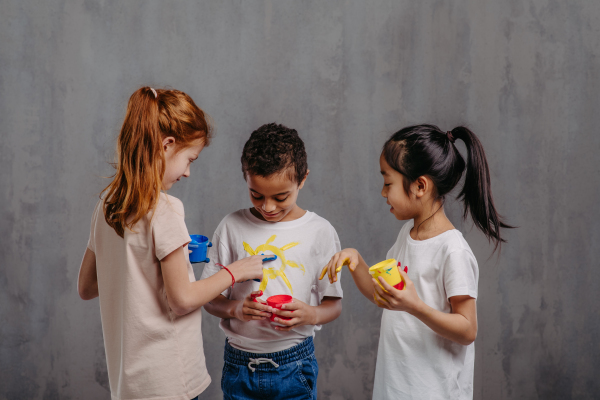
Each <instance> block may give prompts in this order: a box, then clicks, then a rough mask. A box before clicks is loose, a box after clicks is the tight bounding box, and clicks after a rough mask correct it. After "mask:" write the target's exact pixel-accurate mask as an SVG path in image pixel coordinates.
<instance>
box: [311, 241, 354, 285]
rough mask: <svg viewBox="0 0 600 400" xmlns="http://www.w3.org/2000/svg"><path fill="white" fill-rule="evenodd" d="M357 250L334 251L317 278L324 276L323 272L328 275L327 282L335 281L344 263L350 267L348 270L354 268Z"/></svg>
mask: <svg viewBox="0 0 600 400" xmlns="http://www.w3.org/2000/svg"><path fill="white" fill-rule="evenodd" d="M358 257H359V256H358V251H357V250H356V249H344V250H342V251H340V252H338V253H335V254H334V255H333V257H331V260H329V263H328V264H327V265H326V266H325V267H324V268H323V271H321V276H320V277H319V280H321V279H323V278H324V277H325V274H328V275H329V283H333V282H336V281H337V274H338V273H339V272H340V271H341V270H342V267H343V266H344V265H347V266H348V268H350V271H353V272H354V270H355V269H356V266H357V265H358V260H359V259H358Z"/></svg>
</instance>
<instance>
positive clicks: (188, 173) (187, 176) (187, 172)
mask: <svg viewBox="0 0 600 400" xmlns="http://www.w3.org/2000/svg"><path fill="white" fill-rule="evenodd" d="M183 176H185V177H186V178H189V177H190V166H189V165H188V166H187V168H186V169H185V172H184V173H183Z"/></svg>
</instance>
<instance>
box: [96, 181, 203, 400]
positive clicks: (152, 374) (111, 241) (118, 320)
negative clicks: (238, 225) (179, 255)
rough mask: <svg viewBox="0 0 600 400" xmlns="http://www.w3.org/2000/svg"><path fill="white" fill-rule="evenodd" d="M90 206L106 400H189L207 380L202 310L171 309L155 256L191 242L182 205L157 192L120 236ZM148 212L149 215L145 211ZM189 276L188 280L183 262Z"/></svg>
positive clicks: (190, 272)
mask: <svg viewBox="0 0 600 400" xmlns="http://www.w3.org/2000/svg"><path fill="white" fill-rule="evenodd" d="M103 205H104V201H103V200H100V201H99V202H98V203H97V204H96V208H95V210H94V214H93V217H92V226H91V231H90V238H89V241H88V248H89V249H90V250H91V251H93V252H94V254H95V255H96V272H97V276H98V291H99V293H100V296H99V297H100V314H101V317H102V333H103V335H104V348H105V350H106V364H107V367H108V381H109V384H110V392H111V398H112V399H113V400H121V399H122V400H133V399H137V400H141V399H152V400H156V399H161V400H189V399H191V398H194V397H196V396H198V395H199V394H200V393H202V392H203V391H204V389H206V388H207V387H208V385H209V383H210V376H209V375H208V371H207V369H206V363H205V358H204V349H203V346H202V330H201V323H202V312H201V311H200V309H198V310H196V311H194V312H191V313H189V314H187V315H184V316H177V315H175V314H174V313H173V312H172V310H171V309H170V307H169V302H168V301H167V296H166V292H165V288H164V281H163V277H162V272H161V266H160V260H162V259H163V258H164V257H166V256H167V255H169V254H171V253H172V252H173V251H181V252H183V253H184V255H185V257H186V260H188V251H187V243H189V241H190V237H189V235H188V231H187V228H186V226H185V221H184V211H183V204H182V203H181V201H179V200H178V199H177V198H175V197H172V196H169V195H166V194H164V193H161V195H160V198H159V201H158V204H157V206H156V208H155V210H154V212H153V213H152V212H151V213H149V214H148V215H146V216H145V217H143V218H142V219H141V220H140V221H138V222H137V223H136V224H135V225H134V227H133V230H134V231H135V232H132V231H130V230H129V229H125V234H124V236H125V237H124V238H121V237H120V236H119V235H117V233H116V232H115V231H114V229H113V228H111V227H110V226H109V225H108V224H107V223H106V220H105V219H104V207H103ZM152 214H154V215H152ZM187 269H188V276H189V279H190V281H191V282H193V281H195V277H194V270H193V269H192V266H191V264H190V263H189V262H188V268H187Z"/></svg>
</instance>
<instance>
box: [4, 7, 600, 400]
mask: <svg viewBox="0 0 600 400" xmlns="http://www.w3.org/2000/svg"><path fill="white" fill-rule="evenodd" d="M599 18H600V2H598V1H597V0H576V1H557V0H529V1H517V0H506V1H495V0H483V1H482V0H456V1H441V0H438V1H427V0H426V1H408V0H401V1H399V0H371V1H356V0H346V1H342V0H328V1H303V0H302V1H301V0H295V1H289V0H281V1H270V0H265V1H258V0H244V1H241V0H237V1H232V0H219V1H204V2H196V1H178V2H156V1H133V0H130V1H127V2H116V1H109V0H105V1H92V0H85V1H83V0H81V1H58V0H47V1H32V0H2V1H0V43H1V45H0V91H1V93H2V95H1V96H0V121H1V124H0V133H1V136H0V139H1V140H0V187H1V188H2V189H1V190H0V236H1V237H2V240H0V321H1V323H0V399H25V398H27V399H58V398H60V399H83V398H86V399H108V398H109V392H108V382H107V375H106V366H105V358H104V348H103V344H102V332H101V324H100V315H99V309H98V302H97V300H94V301H89V302H84V301H82V300H80V299H79V298H78V296H77V292H76V280H77V272H78V267H79V263H80V259H81V256H82V254H83V252H84V249H85V245H86V241H87V237H88V232H89V220H90V216H91V212H92V208H93V205H94V203H95V202H96V199H97V194H98V193H99V192H100V190H101V189H102V188H103V186H104V185H106V184H107V180H105V179H103V178H102V177H103V176H108V175H110V174H111V168H110V167H109V165H108V162H109V161H111V159H112V156H113V148H114V140H115V137H116V135H117V133H118V130H119V127H120V124H121V122H122V118H123V116H124V111H125V105H126V103H127V99H128V97H129V95H130V94H131V93H132V92H133V91H134V90H136V89H137V88H138V87H140V86H142V85H153V86H155V87H166V86H169V87H174V88H178V89H181V90H184V91H186V92H188V93H189V94H190V95H191V96H192V97H193V98H194V99H195V100H196V101H197V103H198V104H199V105H200V106H201V107H202V108H204V109H205V110H206V111H207V112H208V113H209V114H210V115H211V116H212V118H213V119H214V121H215V123H216V126H217V133H216V136H215V140H214V143H213V145H212V146H211V147H210V148H208V149H206V150H205V151H204V152H203V153H202V155H201V156H200V159H199V161H198V162H197V163H194V167H193V171H192V176H191V178H190V179H187V180H186V181H184V182H181V183H179V184H177V185H176V186H175V188H174V189H173V190H172V194H174V195H175V196H178V197H179V198H181V199H182V200H183V202H184V204H185V207H186V212H187V218H186V220H187V221H186V222H187V224H188V227H189V229H190V231H193V232H198V233H200V232H201V233H204V234H208V235H212V232H213V230H214V229H215V228H216V226H217V224H218V222H219V220H220V219H221V218H222V217H223V216H224V215H225V214H227V213H229V212H231V211H233V210H236V209H238V208H242V207H248V206H249V204H250V202H249V200H248V199H247V194H246V191H245V185H244V181H243V179H242V176H241V173H240V171H239V156H240V152H241V149H242V146H243V143H244V141H245V140H246V139H247V137H248V135H249V134H250V132H251V131H252V130H253V129H255V128H256V127H258V126H259V125H261V124H263V123H267V122H272V121H277V122H281V123H284V124H287V125H289V126H291V127H294V128H296V129H298V131H299V132H300V134H301V136H302V137H303V139H304V140H305V142H306V145H307V150H308V157H309V167H310V170H311V174H310V177H309V179H308V182H307V184H306V187H305V189H303V190H302V192H301V195H300V200H299V202H300V205H301V206H302V207H304V208H307V209H309V210H312V211H315V212H317V213H318V214H320V215H322V216H323V217H325V218H327V219H328V220H329V221H331V223H332V224H333V225H334V226H335V227H336V228H337V230H338V233H339V236H340V238H341V240H342V245H343V246H345V247H350V246H352V247H357V248H359V249H360V250H361V251H362V252H363V254H364V256H365V258H366V260H367V261H368V262H370V263H374V262H375V261H378V260H381V259H382V258H383V257H384V256H385V253H386V251H387V250H388V248H389V247H390V246H391V245H392V243H393V242H394V240H395V237H396V234H397V232H398V230H399V229H400V227H401V223H400V222H398V221H396V220H394V219H393V218H392V217H391V216H390V214H389V213H388V211H387V207H386V205H385V202H384V201H383V200H382V198H381V197H380V195H379V191H380V186H381V178H380V177H379V172H378V164H377V160H378V154H379V150H380V148H381V146H382V144H383V141H384V140H385V139H386V137H388V135H390V134H391V133H392V132H393V131H395V130H397V129H399V128H400V127H402V126H405V125H408V124H413V123H422V122H430V123H435V124H438V125H440V126H441V127H442V129H450V128H452V127H454V126H456V125H459V124H465V123H466V124H468V125H469V126H470V127H471V128H472V129H473V131H474V132H476V133H477V134H478V135H479V137H480V138H481V141H482V142H483V143H484V146H485V147H486V150H487V155H488V160H489V163H490V167H491V170H492V185H493V188H494V193H495V198H496V202H497V206H498V208H499V209H500V210H501V212H502V213H503V214H504V215H505V216H506V218H507V219H508V221H510V222H511V223H514V224H516V225H519V229H516V230H514V231H507V232H505V235H506V238H507V239H508V244H506V245H505V246H504V247H503V250H502V254H501V256H500V257H496V256H494V257H492V258H490V257H489V256H490V250H491V247H490V246H489V245H488V244H487V242H486V241H485V239H484V238H483V237H482V235H481V234H480V233H479V232H477V231H476V230H473V229H472V228H471V225H470V224H469V223H462V222H461V220H460V206H459V205H458V204H456V203H454V202H450V203H449V205H448V214H449V215H450V217H451V219H452V221H453V222H455V224H456V225H457V226H458V227H459V228H460V229H462V230H463V232H464V233H465V236H466V237H467V240H468V241H469V243H470V244H471V246H472V248H473V250H474V252H475V254H476V256H477V257H478V260H479V263H480V272H481V279H480V284H479V289H480V297H479V299H478V316H479V336H478V338H477V342H476V354H477V356H476V357H477V359H476V366H475V368H476V372H475V398H476V399H486V400H487V399H570V398H574V399H590V398H599V397H600V383H598V380H597V372H598V371H600V345H599V340H600V323H599V322H598V321H599V318H598V317H599V314H600V313H599V308H598V304H599V303H600V291H599V290H598V287H597V285H598V283H600V270H599V268H598V267H599V257H600V244H599V243H600V225H599V224H598V220H599V219H600V211H599V207H598V206H597V199H598V198H599V197H600V189H599V187H600V185H599V184H598V173H599V172H600V169H599V167H598V160H599V159H600V157H598V152H599V150H600V135H599V132H598V122H599V121H598V111H599V107H600V80H599V73H600V59H599V57H600V30H599V28H598V27H599V26H600V25H599V23H598V22H599ZM198 272H200V270H199V271H198ZM342 284H343V286H344V289H345V298H344V312H343V314H342V316H341V317H340V318H339V319H338V320H336V321H335V322H333V323H331V324H329V325H328V326H326V327H325V328H324V329H323V330H322V331H321V332H319V333H318V335H317V338H316V346H317V355H318V358H319V363H320V366H321V373H320V376H319V398H322V399H367V398H370V393H371V390H372V381H373V375H374V365H375V356H376V350H377V338H378V333H379V321H380V312H379V310H378V309H375V308H374V307H373V306H371V304H369V303H368V302H367V300H366V299H364V298H363V297H361V295H360V294H359V292H358V291H357V290H356V288H355V287H354V285H353V283H352V280H351V278H350V277H349V276H348V274H345V275H344V277H343V278H342ZM217 322H218V321H217V320H216V319H215V318H213V317H212V316H209V315H206V318H205V319H204V325H203V332H204V338H205V349H206V355H207V359H208V366H209V369H210V373H211V375H212V376H213V380H214V383H213V384H211V386H210V387H209V389H208V390H207V391H206V392H205V393H204V394H203V396H202V398H204V399H218V398H220V389H219V384H218V382H219V378H220V368H221V366H222V344H223V335H222V333H221V332H220V330H219V328H218V326H217Z"/></svg>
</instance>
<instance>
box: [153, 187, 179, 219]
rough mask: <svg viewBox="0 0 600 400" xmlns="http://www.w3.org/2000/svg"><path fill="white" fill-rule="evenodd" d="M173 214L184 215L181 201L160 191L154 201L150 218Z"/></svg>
mask: <svg viewBox="0 0 600 400" xmlns="http://www.w3.org/2000/svg"><path fill="white" fill-rule="evenodd" d="M173 216H177V217H180V218H184V217H185V211H184V208H183V203H182V202H181V200H179V199H178V198H177V197H174V196H171V195H168V194H166V193H161V194H160V196H159V197H158V201H157V202H156V206H155V209H154V213H153V215H152V219H153V220H154V219H156V218H159V219H160V218H165V217H167V218H170V217H173Z"/></svg>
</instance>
